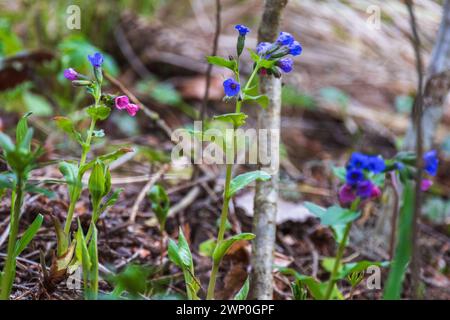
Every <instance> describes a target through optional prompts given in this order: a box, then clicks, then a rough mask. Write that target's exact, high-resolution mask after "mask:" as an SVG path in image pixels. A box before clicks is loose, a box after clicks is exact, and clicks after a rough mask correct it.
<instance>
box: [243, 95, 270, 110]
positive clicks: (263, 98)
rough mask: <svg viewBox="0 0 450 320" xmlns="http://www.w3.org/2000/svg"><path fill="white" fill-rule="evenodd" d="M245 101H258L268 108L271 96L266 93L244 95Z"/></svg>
mask: <svg viewBox="0 0 450 320" xmlns="http://www.w3.org/2000/svg"><path fill="white" fill-rule="evenodd" d="M244 101H253V102H256V103H257V104H259V105H260V106H261V107H263V108H264V109H266V108H267V106H268V105H269V97H268V96H266V95H259V96H250V95H244Z"/></svg>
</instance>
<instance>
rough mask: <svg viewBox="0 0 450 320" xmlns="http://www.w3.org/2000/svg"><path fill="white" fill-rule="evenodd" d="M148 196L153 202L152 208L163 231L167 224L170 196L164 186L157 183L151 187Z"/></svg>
mask: <svg viewBox="0 0 450 320" xmlns="http://www.w3.org/2000/svg"><path fill="white" fill-rule="evenodd" d="M148 197H149V199H150V201H151V203H152V210H153V212H154V213H155V214H156V218H157V219H158V222H159V225H160V228H161V231H163V230H164V228H165V225H166V219H167V214H168V213H169V209H170V199H169V196H168V195H167V192H166V190H165V189H164V188H163V187H162V186H160V185H159V184H156V185H154V186H153V187H152V188H151V189H150V192H149V193H148Z"/></svg>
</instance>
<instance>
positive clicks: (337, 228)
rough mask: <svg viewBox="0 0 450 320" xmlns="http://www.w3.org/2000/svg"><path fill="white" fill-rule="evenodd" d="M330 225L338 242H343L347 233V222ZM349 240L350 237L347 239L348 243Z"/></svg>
mask: <svg viewBox="0 0 450 320" xmlns="http://www.w3.org/2000/svg"><path fill="white" fill-rule="evenodd" d="M330 227H331V230H332V231H333V237H334V240H336V243H338V244H339V243H341V242H342V240H344V233H345V227H346V225H345V224H336V225H333V226H330ZM348 240H349V239H347V243H348ZM347 243H345V245H347Z"/></svg>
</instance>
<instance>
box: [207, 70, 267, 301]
mask: <svg viewBox="0 0 450 320" xmlns="http://www.w3.org/2000/svg"><path fill="white" fill-rule="evenodd" d="M258 70H259V63H257V64H256V67H255V69H254V70H253V72H252V74H251V75H250V77H249V78H248V81H247V83H246V85H245V87H244V89H243V91H242V92H244V93H245V91H247V89H248V88H249V86H250V84H251V83H252V81H253V78H254V77H255V75H256V74H257V73H258ZM236 77H237V79H238V82H239V72H237V73H236ZM241 106H242V100H241V99H240V98H238V99H237V101H236V111H235V112H236V113H239V112H241ZM235 130H236V128H235V127H233V143H234V144H235V146H234V147H235V148H234V149H235V150H236V148H237V145H236V143H235V136H234V132H235ZM232 172H233V164H232V163H230V164H227V169H226V176H225V188H224V201H223V205H222V213H221V214H220V224H219V232H218V234H217V242H216V246H218V245H219V244H220V243H221V242H222V241H223V239H224V235H225V229H226V225H227V219H228V205H229V203H230V198H229V197H228V193H229V190H230V184H231V178H232ZM219 264H220V260H214V261H213V266H212V269H211V276H210V279H209V284H208V292H207V295H206V299H208V300H212V299H214V290H215V287H216V278H217V272H218V271H219Z"/></svg>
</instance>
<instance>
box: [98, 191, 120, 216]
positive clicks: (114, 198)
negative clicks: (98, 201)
mask: <svg viewBox="0 0 450 320" xmlns="http://www.w3.org/2000/svg"><path fill="white" fill-rule="evenodd" d="M123 190H124V189H123V188H119V189H117V190H114V192H113V193H112V194H111V196H110V197H109V198H108V199H107V200H106V201H105V203H104V204H103V205H102V207H101V209H100V212H103V211H105V210H106V209H107V208H109V207H112V206H113V205H115V204H116V202H117V200H118V199H119V196H120V194H121V193H122V192H123Z"/></svg>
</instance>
